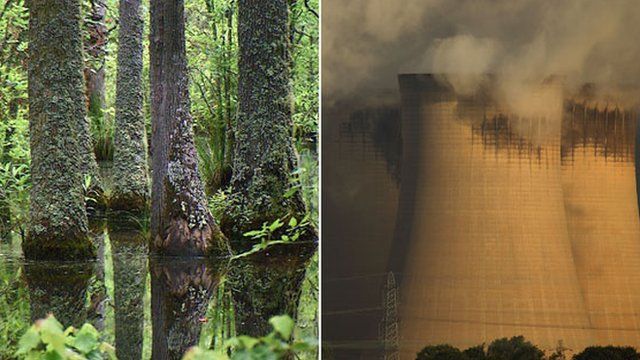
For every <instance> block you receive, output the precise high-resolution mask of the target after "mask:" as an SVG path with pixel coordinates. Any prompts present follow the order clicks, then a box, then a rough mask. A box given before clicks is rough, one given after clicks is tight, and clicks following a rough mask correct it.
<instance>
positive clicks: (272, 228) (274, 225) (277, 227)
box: [269, 219, 284, 232]
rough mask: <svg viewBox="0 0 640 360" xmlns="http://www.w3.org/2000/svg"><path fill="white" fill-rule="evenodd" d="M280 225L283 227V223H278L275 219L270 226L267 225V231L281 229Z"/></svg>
mask: <svg viewBox="0 0 640 360" xmlns="http://www.w3.org/2000/svg"><path fill="white" fill-rule="evenodd" d="M282 225H284V223H283V222H282V221H280V219H276V221H274V222H272V223H271V225H269V231H271V232H274V231H276V230H278V229H279V228H281V227H282Z"/></svg>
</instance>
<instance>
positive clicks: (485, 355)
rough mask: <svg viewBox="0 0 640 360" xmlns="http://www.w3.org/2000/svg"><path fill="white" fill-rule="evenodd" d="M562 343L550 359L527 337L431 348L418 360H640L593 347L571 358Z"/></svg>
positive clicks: (618, 349)
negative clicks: (466, 345)
mask: <svg viewBox="0 0 640 360" xmlns="http://www.w3.org/2000/svg"><path fill="white" fill-rule="evenodd" d="M568 350H569V349H567V348H565V347H564V346H563V345H562V343H561V342H560V343H559V344H558V347H557V348H556V350H555V351H554V352H553V353H551V354H550V355H545V352H544V351H543V350H541V349H540V348H538V347H537V346H535V345H534V344H532V343H531V342H529V341H527V340H525V338H524V337H523V336H514V337H512V338H510V339H508V338H502V339H496V340H494V341H493V342H491V344H489V346H487V347H486V348H485V345H484V344H482V345H477V346H473V347H470V348H468V349H466V350H460V349H458V348H456V347H453V346H451V345H448V344H442V345H428V346H426V347H425V348H424V349H422V350H421V351H420V352H419V353H418V355H417V357H416V360H565V359H573V360H640V353H638V352H637V350H636V349H635V348H633V347H630V346H627V347H623V346H590V347H588V348H586V349H584V350H583V351H582V352H580V353H578V354H575V355H573V357H570V356H569V355H567V351H568Z"/></svg>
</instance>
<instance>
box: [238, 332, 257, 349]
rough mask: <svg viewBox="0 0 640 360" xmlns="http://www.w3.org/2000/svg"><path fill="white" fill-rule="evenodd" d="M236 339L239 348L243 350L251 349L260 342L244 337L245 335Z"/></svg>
mask: <svg viewBox="0 0 640 360" xmlns="http://www.w3.org/2000/svg"><path fill="white" fill-rule="evenodd" d="M237 339H238V342H239V343H240V346H242V347H243V348H245V349H253V347H254V346H256V344H257V343H259V342H260V340H258V339H256V338H252V337H250V336H246V335H240V336H238V337H237Z"/></svg>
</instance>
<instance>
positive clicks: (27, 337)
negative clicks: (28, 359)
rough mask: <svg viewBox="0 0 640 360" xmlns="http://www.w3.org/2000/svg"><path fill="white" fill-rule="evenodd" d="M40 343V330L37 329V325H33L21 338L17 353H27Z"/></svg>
mask: <svg viewBox="0 0 640 360" xmlns="http://www.w3.org/2000/svg"><path fill="white" fill-rule="evenodd" d="M38 344H40V335H39V334H38V330H36V328H35V326H31V327H30V328H29V330H27V332H26V333H24V335H22V337H21V338H20V341H19V342H18V351H17V352H16V355H22V354H26V353H28V352H29V351H31V349H34V348H35V347H37V346H38Z"/></svg>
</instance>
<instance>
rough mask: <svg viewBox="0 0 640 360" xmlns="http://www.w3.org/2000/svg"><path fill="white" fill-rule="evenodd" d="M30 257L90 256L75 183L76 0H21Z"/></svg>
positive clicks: (82, 118)
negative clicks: (25, 11) (25, 10)
mask: <svg viewBox="0 0 640 360" xmlns="http://www.w3.org/2000/svg"><path fill="white" fill-rule="evenodd" d="M29 11H30V13H29V14H30V16H29V40H30V41H29V69H28V73H29V109H30V111H29V131H30V147H31V180H32V187H31V206H30V215H31V221H30V226H29V233H28V236H27V238H26V239H25V241H24V243H23V246H22V247H23V252H24V254H25V256H26V257H27V258H30V259H80V258H92V257H94V256H95V250H94V248H93V246H92V243H91V241H90V239H89V236H88V228H87V226H88V225H87V214H86V210H85V201H84V194H83V190H82V181H83V179H82V174H83V171H82V169H83V156H82V153H83V150H82V149H83V148H82V147H81V146H80V142H79V134H78V131H79V129H80V128H81V127H82V124H84V123H85V122H86V109H85V106H84V101H83V99H84V81H83V76H82V69H83V61H82V41H81V38H80V3H79V0H60V1H54V2H51V1H45V0H31V1H29Z"/></svg>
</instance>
